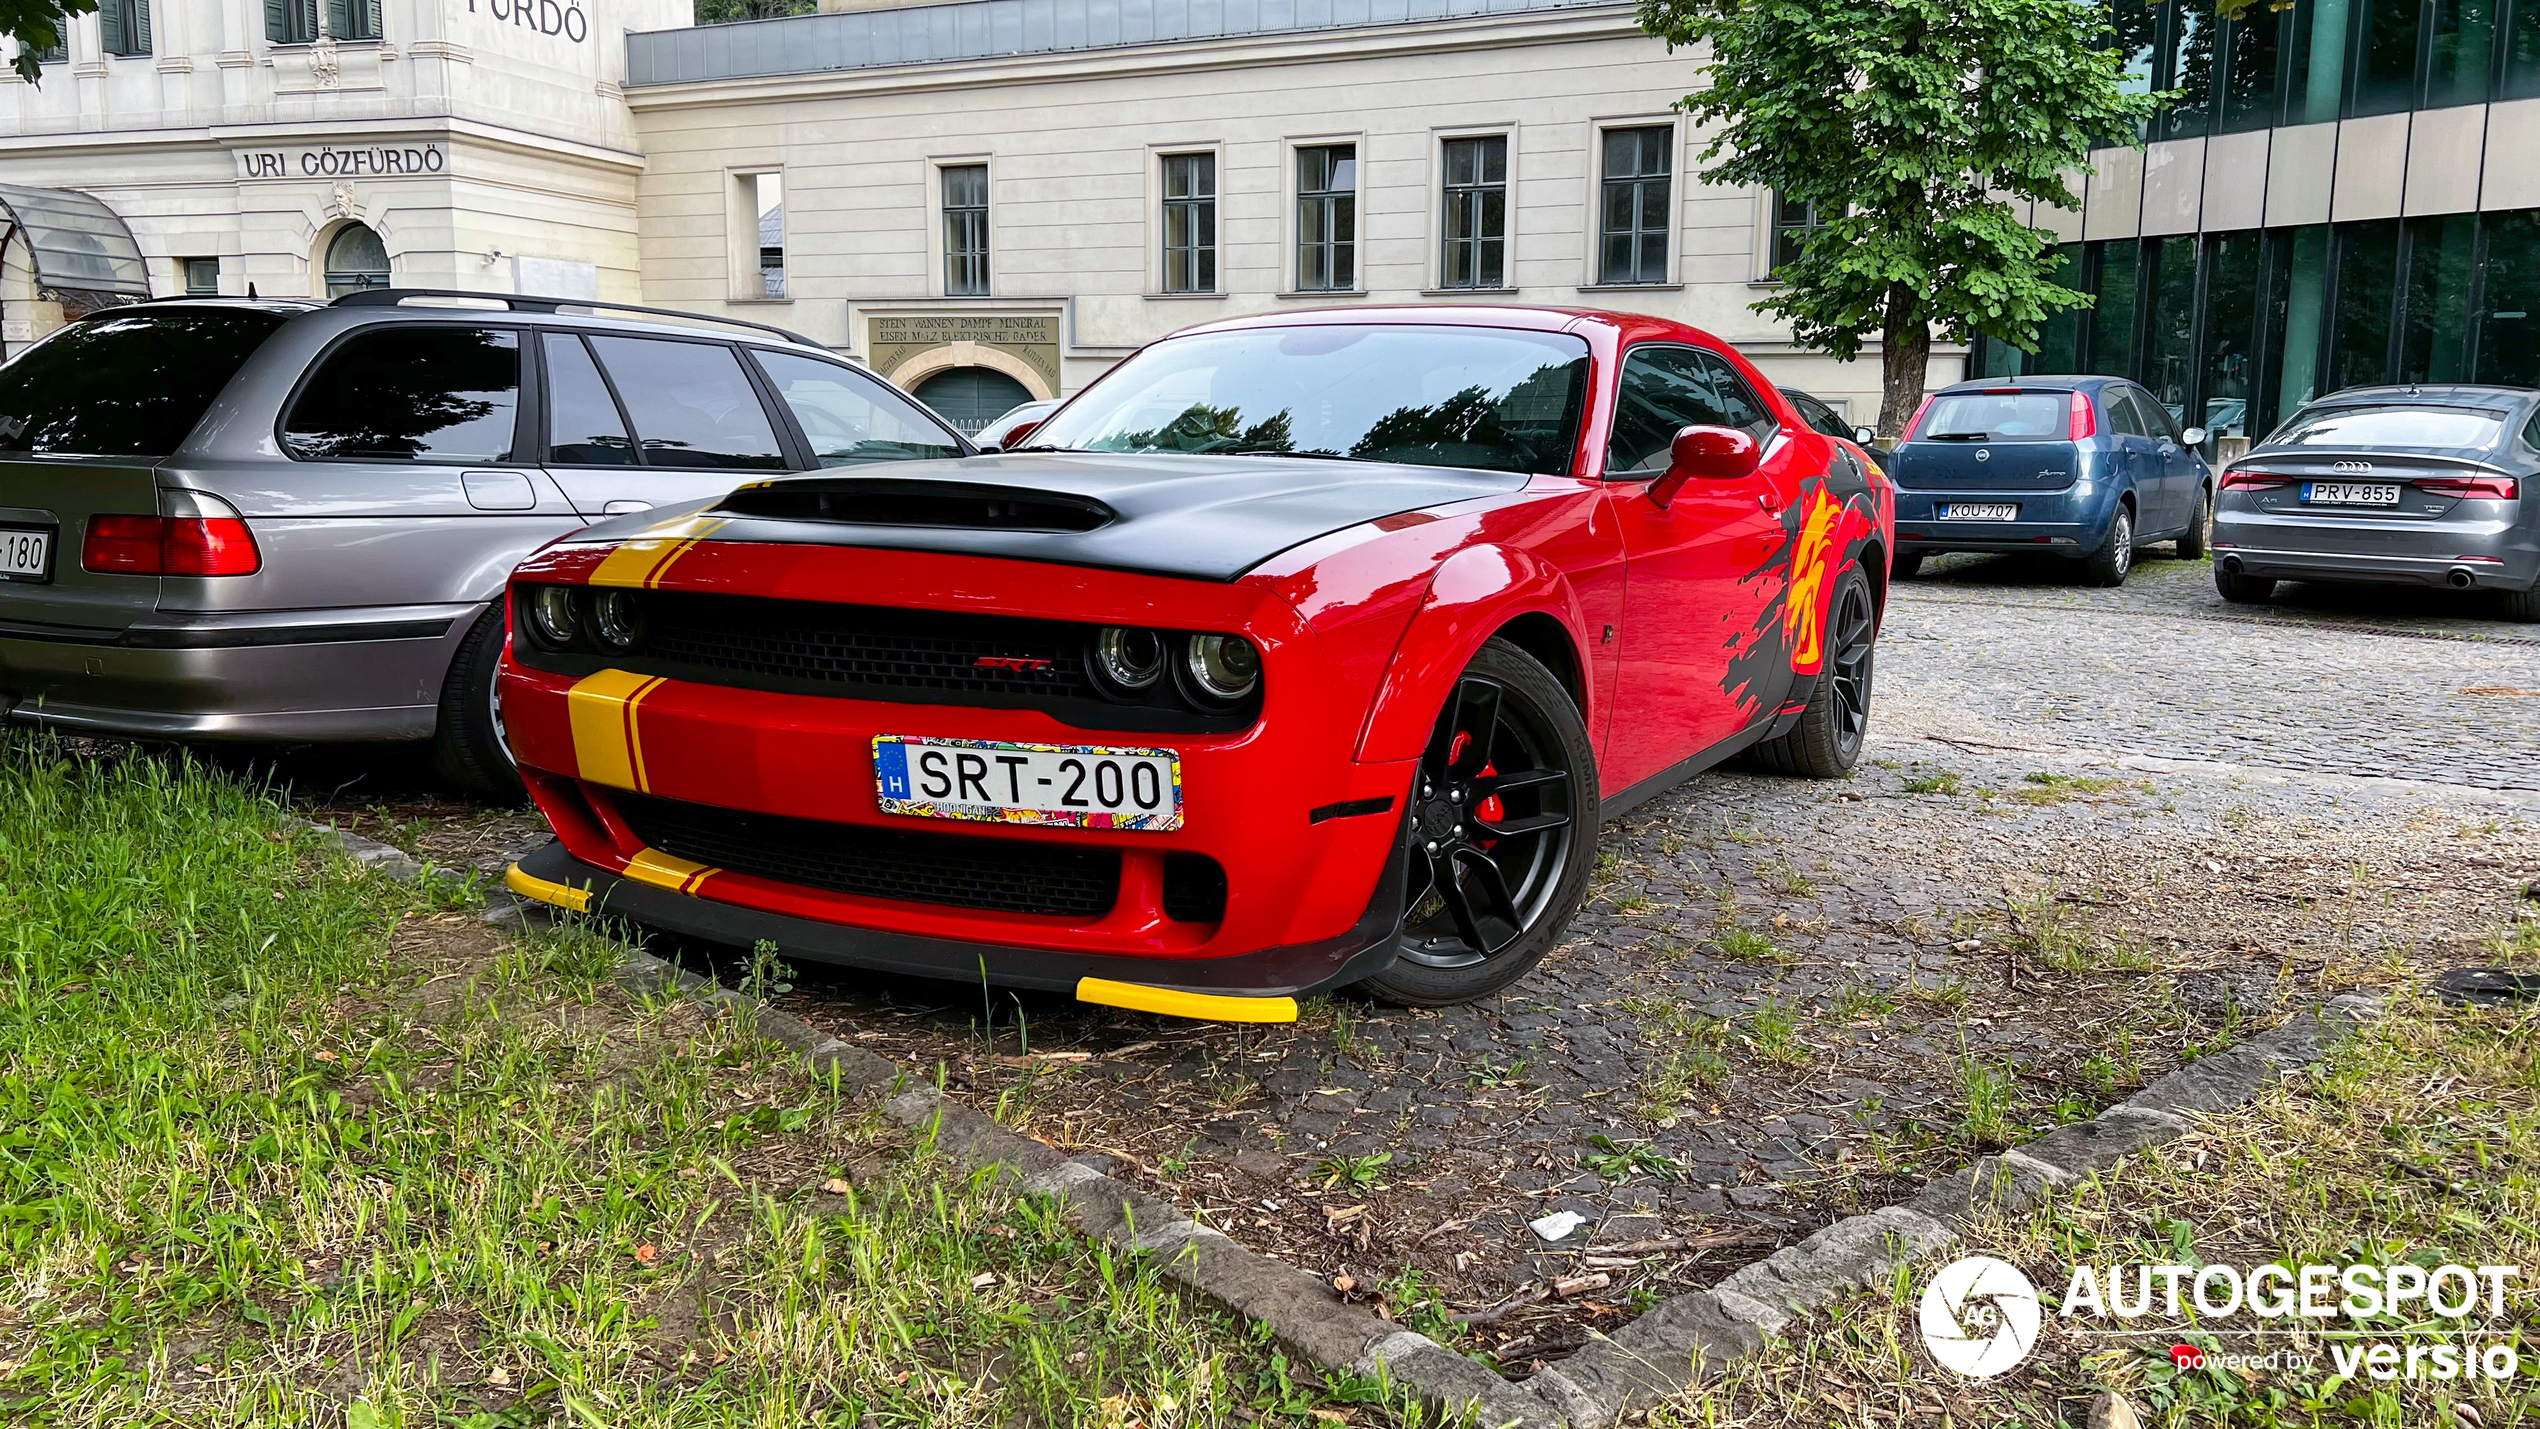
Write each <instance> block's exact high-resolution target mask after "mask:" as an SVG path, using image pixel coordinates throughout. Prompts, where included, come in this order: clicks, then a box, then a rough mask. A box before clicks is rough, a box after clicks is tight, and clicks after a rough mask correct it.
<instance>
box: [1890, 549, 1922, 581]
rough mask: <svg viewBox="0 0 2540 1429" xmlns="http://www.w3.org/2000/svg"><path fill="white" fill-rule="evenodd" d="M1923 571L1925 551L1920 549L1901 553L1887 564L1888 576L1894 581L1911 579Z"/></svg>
mask: <svg viewBox="0 0 2540 1429" xmlns="http://www.w3.org/2000/svg"><path fill="white" fill-rule="evenodd" d="M1922 573H1923V553H1922V552H1920V551H1913V552H1909V553H1907V554H1904V555H1900V556H1898V557H1897V558H1896V559H1895V560H1893V561H1890V562H1888V565H1887V578H1888V579H1889V580H1892V581H1910V580H1912V579H1913V578H1914V577H1916V576H1918V575H1921V574H1922Z"/></svg>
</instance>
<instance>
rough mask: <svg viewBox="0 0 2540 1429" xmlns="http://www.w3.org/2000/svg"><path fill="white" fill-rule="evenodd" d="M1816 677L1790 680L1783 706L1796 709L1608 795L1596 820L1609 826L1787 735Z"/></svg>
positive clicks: (1783, 711) (1813, 691) (1813, 688)
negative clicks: (1649, 803)
mask: <svg viewBox="0 0 2540 1429" xmlns="http://www.w3.org/2000/svg"><path fill="white" fill-rule="evenodd" d="M1817 678H1818V677H1817V676H1815V675H1798V676H1794V677H1793V678H1792V680H1791V685H1790V689H1789V691H1788V693H1787V695H1786V697H1785V698H1784V699H1783V701H1782V705H1783V706H1785V707H1787V706H1792V705H1795V706H1797V708H1795V709H1792V708H1780V709H1777V710H1776V712H1775V713H1773V714H1770V715H1765V716H1763V717H1761V718H1759V719H1757V720H1756V721H1755V722H1754V723H1753V724H1750V725H1748V726H1747V727H1746V728H1744V729H1741V730H1739V731H1738V732H1737V733H1735V734H1733V735H1730V736H1729V737H1728V738H1726V739H1724V740H1721V741H1720V742H1719V743H1717V744H1715V745H1712V746H1711V747H1710V748H1708V749H1705V750H1703V751H1701V752H1700V753H1698V754H1696V755H1694V756H1693V757H1692V758H1690V759H1684V760H1679V761H1677V762H1676V763H1674V764H1671V765H1669V766H1667V767H1666V768H1664V769H1661V770H1659V771H1658V772H1657V773H1655V774H1652V775H1650V776H1649V777H1648V778H1646V779H1643V780H1642V781H1640V782H1639V783H1637V784H1634V785H1633V786H1632V787H1630V788H1628V789H1625V790H1622V791H1621V792H1619V793H1616V794H1613V795H1610V796H1608V797H1607V798H1606V799H1605V800H1604V801H1603V802H1602V803H1600V804H1599V805H1598V806H1597V817H1598V818H1599V819H1600V820H1602V821H1604V822H1606V823H1612V822H1613V821H1614V820H1616V819H1619V818H1621V817H1622V816H1623V815H1625V814H1628V813H1630V812H1631V811H1632V810H1634V809H1637V808H1639V807H1640V806H1641V805H1643V804H1646V803H1648V802H1649V801H1650V800H1652V799H1655V798H1657V797H1658V796H1659V795H1661V794H1664V793H1666V792H1667V791H1668V790H1670V789H1673V788H1675V787H1676V786H1677V785H1679V784H1682V783H1683V782H1685V781H1686V780H1687V779H1690V778H1692V777H1693V776H1694V775H1696V774H1699V773H1701V772H1702V771H1704V770H1706V769H1710V768H1712V767H1714V766H1716V765H1720V764H1724V763H1726V762H1728V761H1729V760H1731V759H1734V758H1736V757H1737V756H1738V755H1740V754H1743V753H1745V752H1746V751H1747V750H1749V749H1752V748H1754V747H1755V746H1756V745H1759V744H1762V743H1764V742H1765V741H1767V740H1773V739H1779V738H1781V737H1782V736H1783V735H1785V734H1788V733H1789V732H1790V730H1791V727H1792V726H1793V725H1796V724H1798V723H1799V716H1800V715H1801V713H1803V712H1804V711H1805V710H1806V709H1807V707H1808V700H1809V698H1810V697H1811V696H1813V695H1814V694H1816V692H1817Z"/></svg>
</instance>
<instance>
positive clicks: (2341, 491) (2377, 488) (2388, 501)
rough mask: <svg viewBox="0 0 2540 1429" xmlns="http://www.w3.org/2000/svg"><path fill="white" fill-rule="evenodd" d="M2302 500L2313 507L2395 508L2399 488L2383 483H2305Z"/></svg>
mask: <svg viewBox="0 0 2540 1429" xmlns="http://www.w3.org/2000/svg"><path fill="white" fill-rule="evenodd" d="M2302 499H2303V500H2304V501H2308V502H2310V503H2311V504H2313V505H2315V506H2396V505H2398V504H2399V487H2398V484H2397V483H2396V482H2385V481H2306V482H2303V483H2302Z"/></svg>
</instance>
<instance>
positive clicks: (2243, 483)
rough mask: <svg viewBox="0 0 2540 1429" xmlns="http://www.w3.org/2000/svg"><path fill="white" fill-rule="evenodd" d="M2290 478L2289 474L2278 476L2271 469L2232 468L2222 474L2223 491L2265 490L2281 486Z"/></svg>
mask: <svg viewBox="0 0 2540 1429" xmlns="http://www.w3.org/2000/svg"><path fill="white" fill-rule="evenodd" d="M2291 480H2292V478H2291V477H2289V476H2280V475H2278V474H2276V473H2275V472H2272V471H2251V470H2249V469H2248V468H2246V467H2238V468H2234V469H2232V470H2230V471H2226V472H2224V473H2223V474H2222V484H2223V490H2225V491H2235V490H2237V491H2266V490H2270V489H2272V488H2274V487H2278V486H2282V485H2284V484H2285V483H2286V482H2288V481H2291Z"/></svg>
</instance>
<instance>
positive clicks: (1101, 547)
mask: <svg viewBox="0 0 2540 1429" xmlns="http://www.w3.org/2000/svg"><path fill="white" fill-rule="evenodd" d="M867 473H869V475H867ZM1531 480H1532V478H1531V477H1529V476H1527V475H1526V474H1524V473H1522V472H1496V471H1470V470H1464V469H1460V468H1450V467H1428V466H1404V465H1397V464H1391V463H1377V462H1348V461H1322V460H1316V459H1313V458H1307V457H1279V456H1241V457H1218V456H1147V455H1120V456H1113V455H1108V454H1096V453H1082V454H1080V453H1072V452H1070V453H1053V452H1017V453H1009V454H1006V455H1001V456H979V457H965V458H960V459H955V460H943V461H925V462H892V463H888V464H887V465H877V466H876V467H871V468H866V469H865V471H863V472H859V473H858V474H857V475H856V476H852V477H851V476H845V475H843V474H842V473H841V472H839V471H836V470H832V471H828V472H816V473H806V474H804V475H802V476H798V477H780V478H777V479H776V480H773V481H764V482H754V483H752V484H751V485H749V486H746V487H743V488H742V489H740V490H739V491H736V492H734V493H733V494H732V495H731V496H729V497H726V498H725V499H724V500H723V501H722V502H721V503H720V504H718V505H716V506H713V507H711V508H709V510H710V511H711V512H712V514H714V515H717V516H723V517H727V518H728V519H729V524H727V525H725V526H724V527H723V528H722V529H720V530H718V531H716V532H715V533H714V539H716V540H722V541H763V542H770V543H776V544H798V545H830V546H860V547H868V548H878V549H883V550H902V551H940V552H943V553H946V554H948V555H965V556H993V557H997V558H1000V559H1004V560H1018V561H1043V562H1048V563H1051V564H1054V565H1069V566H1091V567H1095V568H1098V569H1103V570H1115V571H1127V572H1133V573H1137V574H1143V575H1158V576H1172V577H1178V578H1181V579H1185V580H1205V581H1221V582H1222V581H1232V580H1236V579H1238V578H1240V577H1242V576H1243V575H1244V574H1245V573H1247V572H1249V571H1251V570H1252V569H1253V568H1254V567H1256V566H1259V565H1260V564H1261V563H1262V562H1264V561H1267V560H1269V559H1270V558H1271V557H1273V556H1276V555H1278V554H1279V553H1280V552H1282V551H1286V550H1290V549H1293V548H1294V547H1297V546H1300V545H1303V544H1304V543H1305V542H1307V541H1311V540H1313V539H1314V538H1316V537H1318V536H1323V535H1327V534H1329V533H1331V532H1334V531H1343V530H1347V529H1348V528H1350V527H1352V526H1358V525H1363V524H1365V523H1366V522H1369V521H1379V520H1382V519H1384V518H1385V517H1388V516H1399V515H1402V514H1404V513H1406V512H1411V511H1421V510H1426V509H1429V508H1432V507H1437V506H1446V505H1452V504H1454V503H1457V502H1463V501H1472V500H1476V499H1482V498H1488V497H1495V496H1511V495H1514V494H1516V493H1517V492H1520V491H1523V490H1525V489H1526V485H1527V483H1528V482H1529V481H1531ZM868 483H869V484H868ZM928 487H936V488H939V489H940V490H941V491H942V492H943V493H944V495H945V497H946V498H948V500H947V501H946V502H943V503H923V504H924V505H925V506H926V507H927V508H928V511H929V514H930V519H934V520H941V519H944V515H945V513H947V512H951V513H954V514H955V515H956V516H957V515H958V511H959V509H960V505H961V503H962V502H963V501H965V500H967V501H970V502H974V503H976V502H981V501H982V499H983V498H986V497H989V496H990V495H991V494H993V496H994V497H995V498H996V499H997V500H999V501H1003V502H1008V503H1011V502H1021V503H1025V504H1027V505H1030V506H1035V507H1038V508H1039V509H1042V510H1066V511H1070V512H1077V513H1084V514H1085V515H1087V516H1091V515H1093V513H1097V512H1101V513H1108V519H1103V520H1099V522H1098V523H1097V524H1091V525H1089V526H1088V527H1087V528H1086V529H1082V530H1063V529H1050V528H1048V527H1042V528H1039V529H1024V528H1020V527H1017V526H1016V525H1014V524H1011V520H1010V518H1003V517H999V516H996V515H992V514H990V513H989V512H988V509H987V507H986V506H984V505H982V506H981V512H982V517H981V524H978V525H970V526H965V525H953V524H927V525H883V524H870V523H868V522H866V521H861V520H855V519H853V518H851V517H846V516H844V515H843V513H840V514H836V515H830V516H827V517H820V516H813V515H811V514H810V513H812V512H815V511H818V510H821V509H823V508H824V507H825V508H826V509H828V510H830V511H832V512H836V511H837V510H838V504H837V498H838V497H839V496H840V495H847V494H852V493H854V492H856V491H858V490H870V491H872V492H873V493H874V494H875V495H876V496H882V495H884V494H885V493H887V494H888V497H889V500H888V502H887V503H877V504H887V505H889V506H892V507H896V508H902V509H905V508H907V507H909V506H911V505H913V504H916V503H912V502H911V501H910V497H911V494H912V493H915V492H918V491H922V490H924V489H926V488H928ZM815 493H817V494H818V495H817V498H815ZM789 510H800V511H803V512H805V513H806V514H805V516H804V517H790V516H779V515H774V514H758V513H761V512H785V511H789ZM662 514H663V513H660V512H646V513H643V516H642V517H641V518H638V519H637V520H635V521H634V522H632V523H631V524H630V526H629V528H628V529H626V530H625V531H623V532H612V531H609V530H605V529H596V528H595V530H594V531H593V532H591V533H586V536H585V539H588V538H589V536H591V535H601V536H605V535H610V534H621V535H634V534H636V533H637V532H638V531H639V530H641V529H642V528H643V527H644V526H648V525H651V524H654V523H655V522H657V521H658V520H659V519H660V517H661V515H662Z"/></svg>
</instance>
